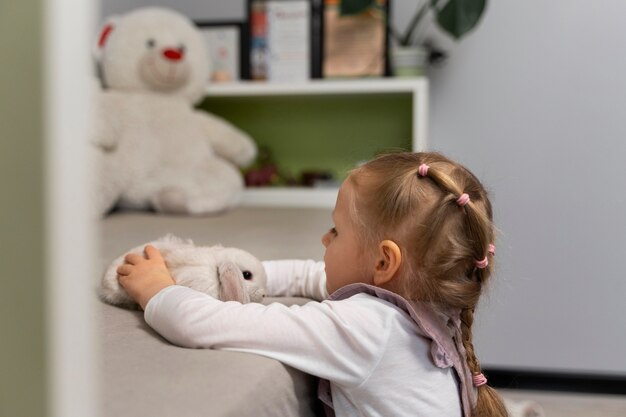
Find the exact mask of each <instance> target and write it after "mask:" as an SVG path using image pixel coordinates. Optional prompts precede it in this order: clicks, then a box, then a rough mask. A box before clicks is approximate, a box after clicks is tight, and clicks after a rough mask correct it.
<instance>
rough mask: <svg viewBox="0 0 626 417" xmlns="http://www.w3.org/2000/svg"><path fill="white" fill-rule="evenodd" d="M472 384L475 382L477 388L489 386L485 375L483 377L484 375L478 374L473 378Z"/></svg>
mask: <svg viewBox="0 0 626 417" xmlns="http://www.w3.org/2000/svg"><path fill="white" fill-rule="evenodd" d="M472 382H474V386H475V387H481V386H483V385H485V384H487V378H485V375H483V374H482V373H481V374H476V375H474V376H473V377H472Z"/></svg>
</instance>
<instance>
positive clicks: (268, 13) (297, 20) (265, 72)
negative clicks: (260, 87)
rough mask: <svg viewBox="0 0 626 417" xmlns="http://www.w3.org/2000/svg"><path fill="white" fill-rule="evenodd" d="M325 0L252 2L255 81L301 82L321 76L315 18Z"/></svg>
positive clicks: (318, 33)
mask: <svg viewBox="0 0 626 417" xmlns="http://www.w3.org/2000/svg"><path fill="white" fill-rule="evenodd" d="M321 1H322V0H248V22H249V28H248V29H249V33H248V37H249V45H250V48H249V54H250V57H249V59H250V61H249V63H250V78H251V79H253V80H264V81H270V82H298V81H305V80H308V79H309V78H312V77H316V76H319V75H318V74H316V72H319V71H317V68H318V65H317V64H316V61H319V58H317V55H316V54H317V53H318V51H319V50H320V49H319V47H318V46H317V44H316V42H317V41H318V40H319V35H320V30H319V25H318V24H317V23H318V21H317V20H316V19H315V17H316V16H318V15H319V10H320V9H321ZM316 5H320V6H316Z"/></svg>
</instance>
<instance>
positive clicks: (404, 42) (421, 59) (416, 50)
mask: <svg viewBox="0 0 626 417" xmlns="http://www.w3.org/2000/svg"><path fill="white" fill-rule="evenodd" d="M377 1H378V0H341V5H340V11H341V14H344V15H350V14H357V13H361V12H363V11H365V10H366V9H368V8H369V7H372V6H374V5H375V4H376V2H377ZM486 3H487V0H424V1H422V2H421V4H420V5H419V7H418V8H417V10H416V12H415V14H414V15H413V17H412V19H411V21H410V23H409V25H408V27H407V28H406V30H405V31H404V32H403V33H400V32H398V31H397V30H395V28H393V26H391V24H390V28H389V30H390V33H391V35H392V36H393V39H394V40H395V44H394V46H393V47H392V49H391V61H392V68H393V71H394V75H396V76H414V75H421V74H422V73H423V71H424V68H425V66H426V65H427V64H428V62H432V61H434V60H438V59H441V58H443V57H444V56H445V55H444V54H443V52H441V51H439V50H437V49H435V48H434V47H433V46H432V45H430V44H429V43H428V42H426V41H425V40H424V39H421V38H420V36H416V35H417V29H418V28H420V27H421V26H423V25H424V22H425V20H426V18H427V16H428V17H429V18H430V19H432V18H434V20H435V22H436V24H437V26H438V27H439V28H441V29H442V30H443V31H444V32H445V33H447V34H449V35H450V36H451V37H452V38H453V39H454V40H459V39H461V38H462V37H463V36H464V35H465V34H467V33H468V32H469V31H471V30H472V29H473V28H474V27H475V26H476V24H477V23H478V21H479V20H480V17H481V16H482V14H483V12H484V10H485V6H486Z"/></svg>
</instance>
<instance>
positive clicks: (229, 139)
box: [194, 111, 257, 167]
mask: <svg viewBox="0 0 626 417" xmlns="http://www.w3.org/2000/svg"><path fill="white" fill-rule="evenodd" d="M194 116H195V120H196V122H197V123H198V125H199V126H200V128H201V129H202V131H203V132H204V133H205V134H206V136H207V138H208V139H209V141H210V142H211V145H212V147H213V150H214V151H215V153H216V154H218V155H219V156H221V157H222V158H224V159H227V160H229V161H231V162H233V163H234V164H236V165H238V166H240V167H244V166H246V165H249V164H250V163H251V162H252V161H253V160H254V158H255V157H256V154H257V147H256V144H255V143H254V141H253V140H252V138H251V137H250V136H249V135H248V134H246V133H245V132H243V131H242V130H240V129H238V128H236V127H235V126H233V125H232V124H230V123H229V122H227V121H226V120H224V119H222V118H220V117H217V116H215V115H212V114H209V113H206V112H203V111H195V112H194Z"/></svg>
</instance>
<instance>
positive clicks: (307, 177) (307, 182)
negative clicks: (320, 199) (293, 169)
mask: <svg viewBox="0 0 626 417" xmlns="http://www.w3.org/2000/svg"><path fill="white" fill-rule="evenodd" d="M333 180H334V175H333V173H332V172H330V171H315V170H310V171H303V172H302V175H301V181H300V183H301V184H302V185H304V186H305V187H315V186H319V185H320V184H321V183H328V182H331V181H333Z"/></svg>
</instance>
